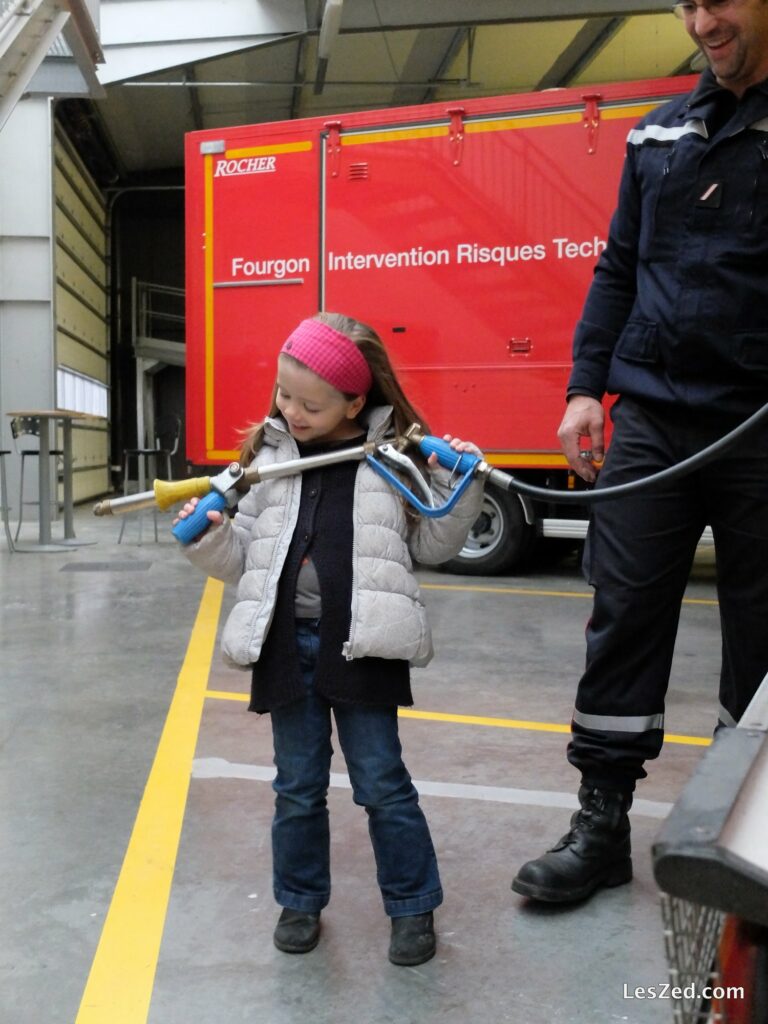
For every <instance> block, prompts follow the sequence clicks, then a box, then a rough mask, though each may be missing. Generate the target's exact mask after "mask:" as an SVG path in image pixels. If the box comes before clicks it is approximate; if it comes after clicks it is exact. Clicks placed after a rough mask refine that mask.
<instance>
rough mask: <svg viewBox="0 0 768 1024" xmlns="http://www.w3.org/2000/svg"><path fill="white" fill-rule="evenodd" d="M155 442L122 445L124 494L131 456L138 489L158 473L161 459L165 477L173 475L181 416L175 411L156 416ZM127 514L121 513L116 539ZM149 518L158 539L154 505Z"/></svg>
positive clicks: (122, 527) (125, 493)
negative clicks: (136, 445) (131, 446)
mask: <svg viewBox="0 0 768 1024" xmlns="http://www.w3.org/2000/svg"><path fill="white" fill-rule="evenodd" d="M154 435H155V445H154V447H153V448H150V447H147V448H125V449H124V450H123V494H124V495H127V494H129V493H130V486H131V477H130V469H131V460H132V459H133V460H135V462H136V477H137V485H136V486H137V490H139V491H141V490H147V489H149V486H150V481H151V480H153V479H154V478H155V477H156V476H157V475H158V467H159V465H160V463H161V462H162V463H163V465H164V468H165V479H166V480H172V479H173V464H172V459H173V456H174V455H175V454H176V452H177V451H178V450H179V442H180V440H181V417H180V416H177V415H176V414H175V413H169V414H167V415H165V416H161V417H159V418H158V420H157V423H156V425H155V430H154ZM136 515H137V516H138V517H139V543H141V523H142V520H141V512H137V513H136ZM127 519H128V516H123V519H122V522H121V524H120V533H119V535H118V538H117V543H118V544H121V543H122V540H123V533H124V532H125V526H126V522H127ZM152 522H153V525H154V530H155V542H157V509H153V510H152Z"/></svg>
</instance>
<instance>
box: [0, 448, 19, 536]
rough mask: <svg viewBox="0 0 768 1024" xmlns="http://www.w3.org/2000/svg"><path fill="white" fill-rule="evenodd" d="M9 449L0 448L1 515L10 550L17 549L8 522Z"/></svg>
mask: <svg viewBox="0 0 768 1024" xmlns="http://www.w3.org/2000/svg"><path fill="white" fill-rule="evenodd" d="M10 454H11V453H10V452H9V451H2V450H0V515H2V517H3V528H4V530H5V539H6V540H7V541H8V550H9V551H15V550H16V548H15V547H14V543H13V537H12V536H11V527H10V523H9V522H8V482H7V479H6V476H5V456H6V455H10Z"/></svg>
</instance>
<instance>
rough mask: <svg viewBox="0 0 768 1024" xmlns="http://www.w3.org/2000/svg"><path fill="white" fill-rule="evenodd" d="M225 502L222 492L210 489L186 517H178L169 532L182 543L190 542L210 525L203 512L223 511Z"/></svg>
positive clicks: (225, 505)
mask: <svg viewBox="0 0 768 1024" xmlns="http://www.w3.org/2000/svg"><path fill="white" fill-rule="evenodd" d="M227 504H228V503H227V499H226V498H225V497H224V495H223V494H219V492H218V491H210V492H209V493H208V494H206V496H205V497H204V498H201V499H200V501H198V503H197V505H196V506H195V511H194V512H193V513H192V515H191V516H187V518H186V519H180V520H179V521H178V523H176V525H175V526H174V527H173V529H172V530H171V533H172V534H173V536H174V537H175V538H176V540H178V541H181V543H182V544H191V543H192V541H193V540H194V539H195V537H198V536H199V535H200V534H201V533H202V532H203V530H205V529H207V527H208V526H210V519H209V518H208V516H207V515H206V514H205V513H206V512H210V511H211V509H214V510H215V511H216V512H223V511H224V509H225V508H226V507H227Z"/></svg>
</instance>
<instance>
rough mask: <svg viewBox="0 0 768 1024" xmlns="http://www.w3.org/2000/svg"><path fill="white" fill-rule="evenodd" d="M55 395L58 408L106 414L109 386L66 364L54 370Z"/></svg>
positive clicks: (90, 413) (89, 413) (91, 414)
mask: <svg viewBox="0 0 768 1024" xmlns="http://www.w3.org/2000/svg"><path fill="white" fill-rule="evenodd" d="M56 396H57V401H56V404H57V407H58V408H59V409H69V410H70V412H83V413H87V414H88V415H89V416H104V417H106V415H107V404H108V397H109V388H108V387H107V385H106V384H102V382H101V381H100V380H96V378H95V377H88V376H87V375H86V374H84V373H78V371H77V370H70V369H69V367H68V366H59V367H58V368H57V370H56Z"/></svg>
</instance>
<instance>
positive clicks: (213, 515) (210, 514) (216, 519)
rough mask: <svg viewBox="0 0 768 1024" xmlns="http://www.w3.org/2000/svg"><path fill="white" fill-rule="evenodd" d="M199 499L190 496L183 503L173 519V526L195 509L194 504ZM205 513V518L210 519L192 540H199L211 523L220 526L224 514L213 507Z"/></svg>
mask: <svg viewBox="0 0 768 1024" xmlns="http://www.w3.org/2000/svg"><path fill="white" fill-rule="evenodd" d="M199 500H200V499H199V498H190V499H189V501H188V502H187V503H186V505H184V507H183V508H182V509H180V511H179V514H178V516H177V517H176V518H175V519H174V520H173V525H174V526H175V525H176V524H177V523H178V522H179V520H181V519H186V518H187V516H191V515H192V513H193V512H194V511H195V506H196V505H197V503H198V501H199ZM205 514H206V516H207V518H208V519H209V520H210V522H209V524H208V526H206V528H205V529H204V530H201V531H200V533H198V535H197V537H195V538H194V540H199V539H200V537H202V536H203V534H204V533H206V532H207V531H208V529H209V527H210V526H211V525H212V526H221V524H222V523H223V522H224V516H223V515H222V514H221V512H218V511H217V510H216V509H215V508H212V509H209V510H208V511H207V512H206V513H205Z"/></svg>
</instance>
